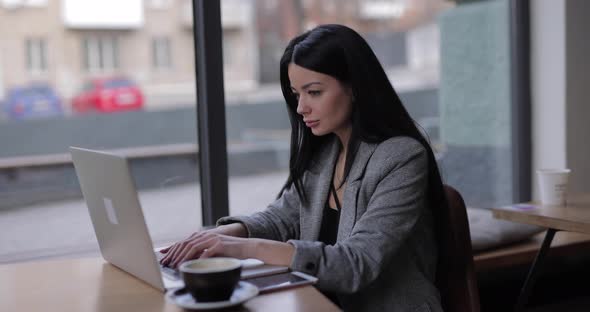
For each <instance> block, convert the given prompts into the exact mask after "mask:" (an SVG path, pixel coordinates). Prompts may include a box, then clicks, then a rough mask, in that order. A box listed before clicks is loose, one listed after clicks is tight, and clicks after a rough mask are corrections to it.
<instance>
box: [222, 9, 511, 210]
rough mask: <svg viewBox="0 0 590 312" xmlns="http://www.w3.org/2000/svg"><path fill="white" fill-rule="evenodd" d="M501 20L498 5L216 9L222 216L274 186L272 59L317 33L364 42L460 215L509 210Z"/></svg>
mask: <svg viewBox="0 0 590 312" xmlns="http://www.w3.org/2000/svg"><path fill="white" fill-rule="evenodd" d="M235 12H241V14H240V15H237V14H235ZM509 12H510V10H509V1H475V3H473V4H472V3H468V4H465V5H463V4H462V5H458V6H456V5H455V4H454V2H452V1H445V0H420V1H403V0H370V1H369V0H367V1H363V0H346V1H342V0H339V1H334V0H327V1H320V0H317V1H315V0H305V1H297V0H292V1H273V0H266V1H237V0H223V1H222V27H223V36H224V40H223V43H224V47H223V48H224V51H223V54H224V57H225V58H229V57H230V56H231V53H235V51H239V52H240V53H239V54H240V55H239V57H240V58H241V59H240V60H239V61H235V62H229V61H225V62H224V64H225V68H224V74H225V91H226V110H227V113H226V115H227V116H228V117H227V125H226V127H227V134H228V145H227V149H228V158H229V176H230V179H229V181H230V184H229V186H230V212H231V213H232V214H248V213H251V212H253V211H256V210H261V209H264V208H265V207H266V206H267V204H268V203H269V202H270V201H272V200H273V198H274V196H276V194H277V193H278V192H279V190H280V188H281V186H282V185H283V183H284V182H285V179H286V177H287V175H288V157H289V136H290V124H289V119H288V116H287V112H286V107H285V103H284V100H283V97H282V94H281V92H280V86H279V59H280V57H281V55H282V53H283V50H284V48H285V46H286V45H287V43H288V41H289V40H290V39H291V38H293V37H294V36H296V35H297V34H299V33H302V32H303V31H305V30H308V29H311V28H313V27H314V26H316V25H319V24H324V23H339V24H344V25H347V26H349V27H351V28H353V29H355V30H357V31H358V32H359V33H360V34H361V35H362V36H363V37H364V38H365V39H366V40H367V41H368V43H369V45H370V46H371V47H372V48H373V50H374V51H375V53H376V55H377V57H378V58H379V60H380V62H381V64H382V65H383V67H384V68H385V71H386V73H387V75H388V77H389V79H390V81H391V83H392V84H393V86H394V88H395V89H396V91H397V92H398V94H399V95H400V97H401V99H402V102H403V103H404V105H405V107H406V108H407V110H408V111H409V112H410V114H411V116H412V117H413V118H414V120H415V121H416V123H417V124H418V125H419V126H420V128H422V129H423V131H424V133H425V135H426V136H427V137H428V139H429V140H430V142H431V144H432V146H433V148H434V150H435V153H436V157H437V159H438V162H439V166H440V168H441V171H442V174H443V176H444V182H445V183H448V184H451V185H453V186H455V187H456V188H457V189H459V190H460V191H461V192H462V193H463V194H464V197H465V198H466V200H467V204H468V205H470V206H475V207H491V206H494V205H501V204H505V203H510V202H512V201H513V199H514V194H513V189H512V186H513V184H512V181H513V177H514V174H515V173H514V170H516V169H515V168H514V167H513V163H512V158H511V157H512V155H513V153H514V152H515V151H514V150H513V148H512V145H511V144H512V137H511V136H512V133H513V132H512V131H511V128H512V124H511V120H512V119H511V117H512V116H511V107H512V102H511V68H512V65H511V61H510V31H509V19H508V16H509ZM237 57H238V56H236V57H233V58H232V59H237ZM392 118H393V116H392Z"/></svg>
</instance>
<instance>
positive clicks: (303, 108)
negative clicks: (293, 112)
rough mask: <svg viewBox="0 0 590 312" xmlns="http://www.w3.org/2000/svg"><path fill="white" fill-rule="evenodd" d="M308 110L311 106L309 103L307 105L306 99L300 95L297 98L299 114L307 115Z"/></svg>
mask: <svg viewBox="0 0 590 312" xmlns="http://www.w3.org/2000/svg"><path fill="white" fill-rule="evenodd" d="M308 112H309V107H308V106H307V105H305V101H303V98H301V97H300V98H299V99H298V100H297V114H299V115H305V114H306V113H308Z"/></svg>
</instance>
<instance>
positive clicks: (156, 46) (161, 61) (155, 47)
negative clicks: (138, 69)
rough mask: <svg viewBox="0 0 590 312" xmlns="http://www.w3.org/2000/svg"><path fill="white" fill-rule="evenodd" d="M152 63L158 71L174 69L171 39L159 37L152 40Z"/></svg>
mask: <svg viewBox="0 0 590 312" xmlns="http://www.w3.org/2000/svg"><path fill="white" fill-rule="evenodd" d="M152 63H153V65H154V68H156V69H166V68H171V67H172V51H171V47H170V39H169V38H167V37H157V38H154V39H153V40H152Z"/></svg>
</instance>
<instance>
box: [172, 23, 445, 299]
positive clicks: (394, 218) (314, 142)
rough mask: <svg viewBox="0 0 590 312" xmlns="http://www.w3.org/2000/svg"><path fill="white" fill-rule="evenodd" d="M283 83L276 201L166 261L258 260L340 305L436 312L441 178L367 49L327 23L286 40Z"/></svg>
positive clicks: (187, 243) (221, 225) (227, 222)
mask: <svg viewBox="0 0 590 312" xmlns="http://www.w3.org/2000/svg"><path fill="white" fill-rule="evenodd" d="M280 78H281V88H282V91H283V96H284V97H285V101H286V102H287V107H288V111H289V116H290V120H291V128H292V132H291V159H290V166H289V167H290V175H289V178H288V180H287V182H286V184H285V186H284V187H283V189H282V191H281V193H280V194H279V197H278V199H277V200H276V201H275V202H274V203H272V204H271V205H269V207H268V208H267V209H266V210H265V211H263V212H258V213H256V214H254V215H252V216H249V217H246V216H243V217H226V218H222V219H220V220H219V221H218V226H217V227H216V228H215V229H211V230H207V231H201V232H197V233H195V234H193V235H192V236H191V237H189V238H187V239H186V240H184V241H181V242H178V243H176V244H174V245H173V246H171V247H169V248H168V249H166V250H164V252H165V253H166V256H165V257H164V258H163V259H162V264H164V265H169V266H172V267H176V266H178V265H179V264H180V263H181V262H182V261H185V260H188V259H193V258H198V257H211V256H218V255H219V256H221V255H223V256H232V257H237V258H258V259H261V260H263V261H264V262H266V263H269V264H277V265H285V266H289V267H290V268H291V269H292V270H295V271H301V272H304V273H307V274H310V275H314V276H316V277H318V278H319V282H318V283H317V287H318V288H319V289H320V290H321V291H323V292H324V293H325V294H327V295H328V296H329V297H330V298H331V299H333V300H334V301H335V302H336V303H337V304H339V305H340V306H341V307H342V308H344V309H345V310H351V311H441V307H440V299H439V294H438V291H437V289H436V287H435V286H434V279H435V270H436V263H437V248H436V242H435V230H434V219H435V216H434V215H435V214H436V212H437V211H438V209H440V208H441V207H443V205H446V201H445V198H444V195H443V189H442V182H441V178H440V174H439V172H438V169H437V165H436V162H435V160H434V155H433V152H432V149H431V148H430V146H429V144H428V143H427V142H426V140H425V139H424V138H423V136H422V135H421V133H420V132H419V131H418V129H417V128H416V126H415V124H414V122H413V121H412V119H411V118H410V116H409V114H408V113H407V111H406V110H405V108H404V107H403V105H402V103H401V101H400V100H399V98H398V96H397V94H396V92H395V90H394V89H393V87H392V86H391V84H390V82H389V80H388V78H387V76H386V74H385V72H384V70H383V68H382V67H381V65H380V63H379V61H378V60H377V57H376V56H375V54H374V53H373V52H372V50H371V48H370V47H369V46H368V44H367V43H366V42H365V40H364V39H363V38H362V37H361V36H360V35H359V34H357V33H356V32H355V31H353V30H352V29H350V28H347V27H345V26H341V25H322V26H319V27H316V28H314V29H313V30H311V31H308V32H306V33H304V34H302V35H300V36H298V37H296V38H294V39H293V40H292V41H291V42H290V43H289V44H288V46H287V48H286V49H285V53H284V55H283V57H282V59H281V65H280Z"/></svg>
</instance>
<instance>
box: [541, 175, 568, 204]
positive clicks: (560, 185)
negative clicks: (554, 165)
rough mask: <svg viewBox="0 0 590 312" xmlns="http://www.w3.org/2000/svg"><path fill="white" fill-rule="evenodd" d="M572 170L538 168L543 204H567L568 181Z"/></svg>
mask: <svg viewBox="0 0 590 312" xmlns="http://www.w3.org/2000/svg"><path fill="white" fill-rule="evenodd" d="M570 171H571V170H570V169H540V170H537V177H538V178H539V187H540V189H541V203H542V204H543V205H565V204H566V202H565V201H566V197H567V182H568V177H569V174H570Z"/></svg>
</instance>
